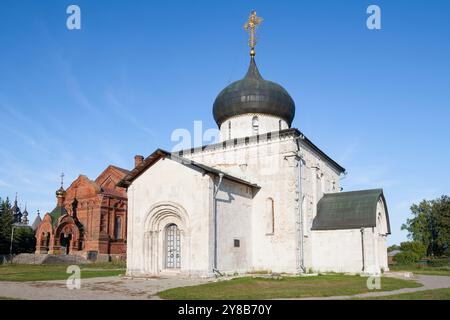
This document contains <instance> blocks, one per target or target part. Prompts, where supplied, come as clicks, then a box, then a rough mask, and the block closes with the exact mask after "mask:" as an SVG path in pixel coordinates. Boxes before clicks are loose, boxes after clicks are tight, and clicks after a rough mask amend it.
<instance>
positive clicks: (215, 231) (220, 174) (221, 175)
mask: <svg viewBox="0 0 450 320" xmlns="http://www.w3.org/2000/svg"><path fill="white" fill-rule="evenodd" d="M222 179H223V173H219V183H218V184H217V187H216V190H215V191H214V196H213V201H214V266H213V272H214V273H218V274H219V275H222V274H221V273H220V271H219V270H218V269H217V193H218V192H219V188H220V185H221V184H222Z"/></svg>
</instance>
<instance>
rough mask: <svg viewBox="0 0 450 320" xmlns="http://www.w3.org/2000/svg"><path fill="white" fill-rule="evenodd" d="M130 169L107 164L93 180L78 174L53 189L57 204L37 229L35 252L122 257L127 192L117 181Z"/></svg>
mask: <svg viewBox="0 0 450 320" xmlns="http://www.w3.org/2000/svg"><path fill="white" fill-rule="evenodd" d="M128 173H129V172H128V171H127V170H125V169H122V168H118V167H115V166H108V167H107V168H106V169H105V170H104V171H103V172H102V173H101V174H100V175H99V176H98V177H97V178H96V179H95V180H90V179H89V178H88V177H86V176H84V175H80V176H79V177H78V178H77V179H76V180H75V181H73V182H72V184H71V185H70V187H69V188H68V189H67V191H66V190H64V188H63V186H62V184H61V188H59V189H58V190H57V191H56V198H57V205H56V207H55V208H54V209H53V210H52V211H51V212H49V213H46V214H45V215H44V217H43V219H42V220H41V218H40V217H39V215H38V217H37V218H36V219H39V220H41V221H39V220H37V221H35V222H34V223H33V226H35V225H37V228H36V240H37V241H36V253H38V254H39V253H40V254H42V253H49V254H79V255H82V256H85V257H87V258H89V257H90V258H102V259H110V258H114V259H124V258H125V253H126V223H127V222H126V221H127V195H126V191H125V189H124V188H121V187H117V186H116V184H117V183H118V182H119V181H120V180H121V179H122V178H123V177H124V176H125V175H127V174H128Z"/></svg>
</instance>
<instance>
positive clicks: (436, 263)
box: [428, 259, 450, 267]
mask: <svg viewBox="0 0 450 320" xmlns="http://www.w3.org/2000/svg"><path fill="white" fill-rule="evenodd" d="M449 264H450V259H432V260H428V265H429V266H430V267H447V266H449Z"/></svg>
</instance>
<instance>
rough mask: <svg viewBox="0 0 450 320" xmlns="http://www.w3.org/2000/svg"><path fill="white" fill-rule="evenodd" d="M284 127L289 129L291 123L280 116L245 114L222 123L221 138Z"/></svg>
mask: <svg viewBox="0 0 450 320" xmlns="http://www.w3.org/2000/svg"><path fill="white" fill-rule="evenodd" d="M284 129H289V125H288V124H287V122H286V121H285V120H283V119H280V118H278V117H275V116H271V115H267V114H259V113H251V114H243V115H238V116H235V117H231V118H229V119H227V121H225V122H224V123H222V124H221V125H220V140H221V141H225V140H229V139H235V138H242V137H250V136H253V135H256V134H264V133H267V132H272V131H279V130H284Z"/></svg>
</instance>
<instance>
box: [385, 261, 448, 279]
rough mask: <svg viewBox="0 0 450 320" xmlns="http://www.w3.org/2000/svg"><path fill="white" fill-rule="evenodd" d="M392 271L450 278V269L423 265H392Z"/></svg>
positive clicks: (390, 267)
mask: <svg viewBox="0 0 450 320" xmlns="http://www.w3.org/2000/svg"><path fill="white" fill-rule="evenodd" d="M389 269H390V270H391V271H408V272H412V273H415V274H425V275H434V276H450V267H430V266H423V265H417V264H414V265H392V266H389Z"/></svg>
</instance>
